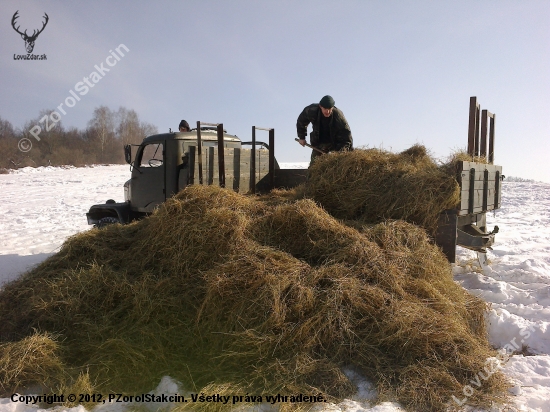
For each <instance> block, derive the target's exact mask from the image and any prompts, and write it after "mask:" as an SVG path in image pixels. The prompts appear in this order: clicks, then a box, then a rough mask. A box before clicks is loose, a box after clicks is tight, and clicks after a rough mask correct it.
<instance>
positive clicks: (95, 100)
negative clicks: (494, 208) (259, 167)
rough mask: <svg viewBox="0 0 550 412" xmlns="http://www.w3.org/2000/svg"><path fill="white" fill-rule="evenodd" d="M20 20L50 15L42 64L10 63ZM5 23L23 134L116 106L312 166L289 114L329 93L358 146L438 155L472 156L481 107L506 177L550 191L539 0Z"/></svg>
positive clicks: (218, 10) (549, 8)
mask: <svg viewBox="0 0 550 412" xmlns="http://www.w3.org/2000/svg"><path fill="white" fill-rule="evenodd" d="M17 10H19V18H18V19H17V25H20V27H21V28H20V30H22V31H24V29H28V30H27V33H28V34H32V32H33V30H34V29H39V28H40V27H42V22H43V16H44V13H47V14H48V16H49V22H48V24H47V26H46V28H45V29H44V31H43V32H42V33H41V34H40V35H39V36H38V38H37V40H36V43H35V47H34V51H33V54H36V55H43V54H45V55H46V56H47V60H40V61H25V60H14V55H15V56H17V55H25V54H26V51H25V44H24V42H23V40H22V38H21V36H20V35H19V34H17V33H16V32H15V31H14V29H13V28H12V26H11V19H12V17H13V15H14V13H15V12H16V11H17ZM0 17H1V22H0V36H1V39H2V41H1V42H0V73H1V75H0V90H1V91H0V93H1V94H0V117H1V118H3V119H5V120H9V121H10V122H11V123H12V124H13V125H14V126H15V127H17V128H22V127H23V126H24V124H25V123H26V122H28V121H29V120H31V119H36V118H37V117H38V116H39V113H40V111H41V110H43V109H49V110H55V109H56V107H58V106H59V105H60V104H64V106H62V109H63V110H65V114H63V113H62V114H61V118H62V120H61V121H62V123H63V125H64V126H65V127H77V128H79V129H83V128H85V126H86V123H87V121H88V120H90V118H91V116H92V112H93V110H94V108H96V107H98V106H101V105H106V106H108V107H110V108H111V109H113V110H116V109H118V107H120V106H124V107H126V108H128V109H134V110H136V112H137V113H138V114H139V116H140V118H141V119H142V120H144V121H146V122H149V123H152V124H154V125H156V126H157V127H158V129H159V131H162V132H164V131H166V132H167V131H168V129H169V128H172V129H176V128H177V126H178V123H179V121H180V120H181V119H186V120H187V121H188V122H189V123H190V124H191V125H196V121H197V120H200V121H203V122H215V123H218V122H223V124H224V127H225V128H226V129H227V130H228V132H230V133H233V134H236V135H237V136H239V137H240V138H241V139H243V140H249V139H250V137H251V128H252V126H253V125H255V126H259V127H274V128H275V138H276V156H277V158H278V160H279V161H283V162H285V161H286V162H289V161H307V160H309V155H310V150H309V149H305V148H302V147H301V146H299V145H298V143H296V142H295V141H294V138H295V137H296V119H297V117H298V115H299V114H300V112H301V111H302V109H303V108H304V107H305V106H307V105H308V104H311V103H317V102H319V100H320V99H321V97H323V96H324V95H325V94H330V95H331V96H332V97H333V98H334V99H335V101H336V106H337V107H338V108H340V109H341V110H342V111H343V112H344V114H345V116H346V118H347V120H348V123H349V125H350V127H351V130H352V134H353V138H354V144H355V146H356V147H357V146H368V147H382V148H384V149H390V150H392V151H401V150H404V149H406V148H408V147H410V146H411V145H413V144H415V143H421V144H424V145H425V146H426V147H427V148H428V150H429V151H430V152H431V153H432V154H433V155H434V156H436V157H438V158H441V159H443V158H445V157H446V156H447V155H448V154H449V153H451V152H452V151H454V150H457V149H465V148H466V145H467V131H468V105H469V99H470V96H477V97H478V99H479V102H480V104H481V109H487V110H489V111H490V112H493V113H495V114H496V128H495V129H496V144H495V163H497V164H499V165H502V166H503V173H504V174H505V175H512V176H519V177H524V178H531V179H536V180H542V181H545V182H550V158H549V156H550V143H549V141H550V1H548V0H543V1H537V0H521V1H520V0H518V1H506V0H498V1H496V0H495V1H484V0H475V1H458V0H457V1H451V0H449V1H445V0H440V1H423V0H414V1H392V0H385V1H370V0H365V1H349V0H343V1H335V0H331V1H324V0H316V1H299V0H292V1H284V0H277V1H267V0H266V1H248V0H234V1H229V0H228V1H221V0H218V1H209V0H197V1H156V2H145V1H141V2H140V1H116V0H115V1H70V2H69V1H12V0H2V2H0ZM121 44H122V45H125V47H126V48H127V49H128V51H126V50H125V49H124V48H119V46H120V45H121ZM117 48H119V49H118V50H119V51H121V52H122V53H121V54H119V53H117V51H116V50H117ZM114 55H116V56H117V57H118V58H119V60H115V58H114V57H111V58H109V56H114ZM109 63H110V64H113V63H114V65H112V66H110V65H109ZM102 64H103V66H101V65H102ZM95 65H98V66H99V69H100V70H101V71H102V72H101V73H100V76H101V77H100V78H97V77H96V78H95V80H96V83H94V82H93V80H92V79H91V78H90V74H91V73H92V72H94V71H96V72H97V71H98V70H96V69H95V68H94V67H95ZM102 67H103V68H105V69H108V70H109V71H107V70H103V69H102ZM85 78H88V82H89V83H90V84H91V85H93V87H89V86H86V87H87V89H88V91H87V92H86V93H83V92H84V91H85V90H86V89H85V88H84V86H82V85H85V84H86V83H85ZM79 82H81V85H78V83H79ZM77 85H78V86H77ZM71 91H72V93H74V94H76V95H77V96H78V97H79V98H80V100H79V101H76V100H75V99H74V98H72V97H71V96H73V94H72V93H71ZM68 97H71V99H67V98H68ZM66 103H68V104H69V105H72V106H73V107H67V105H66ZM58 111H59V110H58ZM258 139H260V140H261V139H265V140H267V132H259V135H258Z"/></svg>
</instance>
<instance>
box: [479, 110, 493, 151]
mask: <svg viewBox="0 0 550 412" xmlns="http://www.w3.org/2000/svg"><path fill="white" fill-rule="evenodd" d="M489 114H490V113H489V112H488V111H487V110H483V111H482V112H481V141H480V146H479V155H480V156H481V157H487V116H488V115H489Z"/></svg>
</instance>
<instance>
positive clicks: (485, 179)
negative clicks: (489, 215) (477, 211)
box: [482, 169, 489, 212]
mask: <svg viewBox="0 0 550 412" xmlns="http://www.w3.org/2000/svg"><path fill="white" fill-rule="evenodd" d="M488 200H489V171H488V170H487V169H485V171H484V172H483V208H482V210H483V211H484V212H486V211H487V203H488Z"/></svg>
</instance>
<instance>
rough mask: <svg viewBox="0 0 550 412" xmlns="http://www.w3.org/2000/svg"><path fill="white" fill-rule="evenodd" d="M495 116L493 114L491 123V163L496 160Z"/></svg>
mask: <svg viewBox="0 0 550 412" xmlns="http://www.w3.org/2000/svg"><path fill="white" fill-rule="evenodd" d="M495 117H496V115H495V114H493V115H492V116H491V122H490V125H489V159H488V160H489V163H490V164H493V162H494V161H495Z"/></svg>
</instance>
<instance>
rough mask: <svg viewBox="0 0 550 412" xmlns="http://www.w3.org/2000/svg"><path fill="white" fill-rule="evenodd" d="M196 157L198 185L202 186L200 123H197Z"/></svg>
mask: <svg viewBox="0 0 550 412" xmlns="http://www.w3.org/2000/svg"><path fill="white" fill-rule="evenodd" d="M197 155H198V156H199V185H202V138H201V122H200V121H197Z"/></svg>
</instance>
